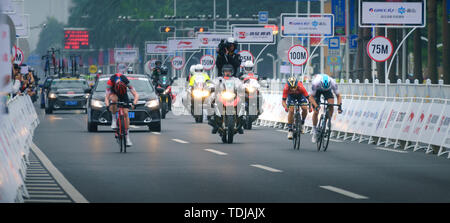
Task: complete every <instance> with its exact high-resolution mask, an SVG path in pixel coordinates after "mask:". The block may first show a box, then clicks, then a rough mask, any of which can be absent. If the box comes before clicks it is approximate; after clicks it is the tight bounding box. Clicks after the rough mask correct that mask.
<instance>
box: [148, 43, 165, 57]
mask: <svg viewBox="0 0 450 223" xmlns="http://www.w3.org/2000/svg"><path fill="white" fill-rule="evenodd" d="M167 53H169V46H168V45H167V43H145V54H147V55H150V54H167Z"/></svg>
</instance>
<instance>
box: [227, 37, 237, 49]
mask: <svg viewBox="0 0 450 223" xmlns="http://www.w3.org/2000/svg"><path fill="white" fill-rule="evenodd" d="M236 45H237V41H236V40H235V39H234V38H233V37H229V38H228V39H227V40H226V41H225V46H226V47H227V49H228V50H230V49H231V48H230V47H231V46H233V51H234V50H235V49H236Z"/></svg>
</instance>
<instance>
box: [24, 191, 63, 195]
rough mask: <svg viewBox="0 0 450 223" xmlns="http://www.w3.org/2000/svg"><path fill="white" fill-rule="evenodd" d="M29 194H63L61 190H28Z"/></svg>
mask: <svg viewBox="0 0 450 223" xmlns="http://www.w3.org/2000/svg"><path fill="white" fill-rule="evenodd" d="M28 193H29V194H30V195H32V194H64V192H62V191H28Z"/></svg>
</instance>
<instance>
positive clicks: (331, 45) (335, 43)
mask: <svg viewBox="0 0 450 223" xmlns="http://www.w3.org/2000/svg"><path fill="white" fill-rule="evenodd" d="M340 47H341V41H340V38H339V37H333V38H329V39H328V49H331V50H338V49H339V48H340Z"/></svg>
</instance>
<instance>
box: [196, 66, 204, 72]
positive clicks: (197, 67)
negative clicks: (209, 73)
mask: <svg viewBox="0 0 450 223" xmlns="http://www.w3.org/2000/svg"><path fill="white" fill-rule="evenodd" d="M203 71H204V68H203V65H201V64H197V65H195V72H196V73H203Z"/></svg>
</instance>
